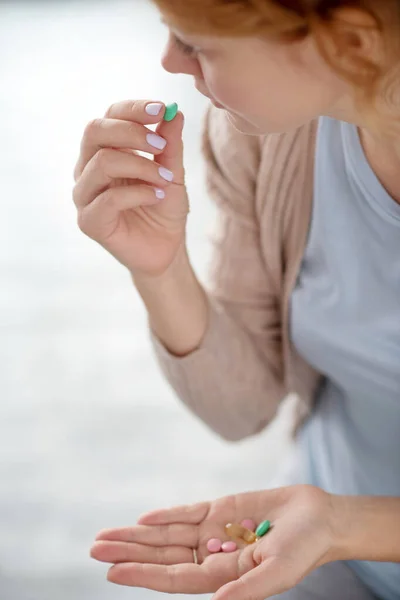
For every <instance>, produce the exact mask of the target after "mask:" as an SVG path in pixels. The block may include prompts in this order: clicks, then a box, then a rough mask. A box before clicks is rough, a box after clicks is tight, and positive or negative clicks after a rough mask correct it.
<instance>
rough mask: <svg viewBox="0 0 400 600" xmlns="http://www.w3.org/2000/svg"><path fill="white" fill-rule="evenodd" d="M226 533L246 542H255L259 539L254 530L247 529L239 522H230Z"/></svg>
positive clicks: (226, 526)
mask: <svg viewBox="0 0 400 600" xmlns="http://www.w3.org/2000/svg"><path fill="white" fill-rule="evenodd" d="M225 533H226V535H227V536H229V537H230V538H232V539H233V540H236V541H241V542H245V543H246V544H253V542H255V541H256V539H257V536H256V534H255V533H254V532H253V531H250V529H246V527H243V525H239V523H228V524H227V525H225Z"/></svg>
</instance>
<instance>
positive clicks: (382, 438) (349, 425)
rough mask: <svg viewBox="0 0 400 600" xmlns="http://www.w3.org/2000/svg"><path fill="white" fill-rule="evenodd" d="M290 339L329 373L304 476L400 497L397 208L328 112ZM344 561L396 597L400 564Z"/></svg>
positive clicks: (339, 489)
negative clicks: (328, 116)
mask: <svg viewBox="0 0 400 600" xmlns="http://www.w3.org/2000/svg"><path fill="white" fill-rule="evenodd" d="M399 178H400V173H399ZM291 336H292V339H293V342H294V344H295V346H296V348H297V350H298V352H299V353H300V354H301V355H302V356H303V357H304V358H305V360H306V361H307V362H309V363H310V364H311V365H312V366H314V367H315V368H316V369H317V370H318V371H319V372H320V373H322V374H323V375H324V376H325V381H324V383H323V385H322V387H321V389H320V390H319V393H318V397H317V404H316V409H315V412H314V413H313V415H312V417H311V418H310V420H309V421H308V423H307V424H306V426H305V427H304V429H303V431H302V433H301V436H300V444H301V448H302V452H303V453H304V460H305V462H306V465H307V470H308V478H309V481H310V483H312V484H314V485H318V486H320V487H322V488H324V489H325V490H327V491H329V492H332V493H337V494H363V495H389V496H398V497H400V205H399V204H397V203H396V202H395V201H394V200H393V199H392V198H391V197H390V195H389V194H388V193H387V192H386V190H385V189H384V188H383V186H382V185H381V183H380V182H379V180H378V179H377V177H376V175H375V174H374V172H373V171H372V169H371V167H370V165H369V163H368V161H367V159H366V157H365V154H364V151H363V148H362V145H361V142H360V138H359V135H358V131H357V128H356V127H355V126H353V125H350V124H348V123H342V122H340V121H336V120H333V119H329V118H323V119H321V120H320V123H319V130H318V139H317V151H316V168H315V189H314V204H313V215H312V222H311V227H310V231H309V239H308V243H307V248H306V251H305V255H304V257H303V262H302V266H301V270H300V273H299V277H298V281H297V285H296V288H295V290H294V292H293V296H292V302H291ZM399 519H400V514H399ZM349 565H350V566H351V567H352V568H353V569H354V570H355V571H356V572H357V574H358V575H359V576H360V578H361V579H362V580H363V581H364V582H365V583H366V584H367V585H368V586H369V587H370V588H371V589H372V591H373V592H374V593H375V594H376V595H378V596H380V597H381V598H383V599H384V600H399V599H400V564H389V563H372V562H371V563H370V562H361V561H354V562H351V563H349Z"/></svg>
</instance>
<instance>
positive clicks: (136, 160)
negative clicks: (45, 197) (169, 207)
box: [73, 148, 174, 208]
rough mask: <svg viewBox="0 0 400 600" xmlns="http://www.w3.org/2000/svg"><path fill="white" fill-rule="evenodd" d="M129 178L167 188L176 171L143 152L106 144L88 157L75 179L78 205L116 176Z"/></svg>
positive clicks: (95, 195) (95, 194)
mask: <svg viewBox="0 0 400 600" xmlns="http://www.w3.org/2000/svg"><path fill="white" fill-rule="evenodd" d="M126 178H128V179H139V180H142V181H145V182H147V183H149V184H152V185H153V186H155V187H159V188H165V187H166V186H167V185H168V183H170V182H171V181H172V180H173V179H174V174H173V173H171V172H169V171H168V172H166V171H165V169H164V167H160V166H159V165H157V164H156V163H155V162H153V161H150V160H149V159H147V158H145V157H143V156H138V155H136V154H128V153H127V152H120V151H119V150H114V149H111V148H105V149H102V150H100V151H99V152H98V153H97V154H96V155H95V156H94V157H93V158H92V159H91V160H90V161H89V163H88V164H87V165H86V167H85V169H84V171H83V173H82V176H81V177H80V178H79V180H78V182H77V183H76V185H75V187H74V190H73V199H74V203H75V205H76V206H77V207H78V208H79V207H82V206H86V205H87V204H90V203H91V202H92V201H93V200H94V199H95V198H96V197H97V196H98V195H99V194H101V193H102V192H103V191H104V190H106V189H107V188H108V187H109V186H110V184H111V183H112V181H113V180H114V179H126Z"/></svg>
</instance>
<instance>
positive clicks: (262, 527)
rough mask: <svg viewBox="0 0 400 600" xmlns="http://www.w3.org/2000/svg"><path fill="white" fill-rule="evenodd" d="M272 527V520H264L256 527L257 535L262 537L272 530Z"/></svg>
mask: <svg viewBox="0 0 400 600" xmlns="http://www.w3.org/2000/svg"><path fill="white" fill-rule="evenodd" d="M270 527H271V522H270V521H263V522H262V523H260V524H259V526H258V527H257V529H256V536H257V537H262V536H263V535H265V534H266V533H268V531H269V530H270Z"/></svg>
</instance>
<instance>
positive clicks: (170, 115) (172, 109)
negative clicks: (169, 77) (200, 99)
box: [164, 102, 178, 121]
mask: <svg viewBox="0 0 400 600" xmlns="http://www.w3.org/2000/svg"><path fill="white" fill-rule="evenodd" d="M177 112H178V105H177V103H176V102H173V103H172V104H167V106H166V107H165V115H164V121H172V119H175V117H176V113H177Z"/></svg>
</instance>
